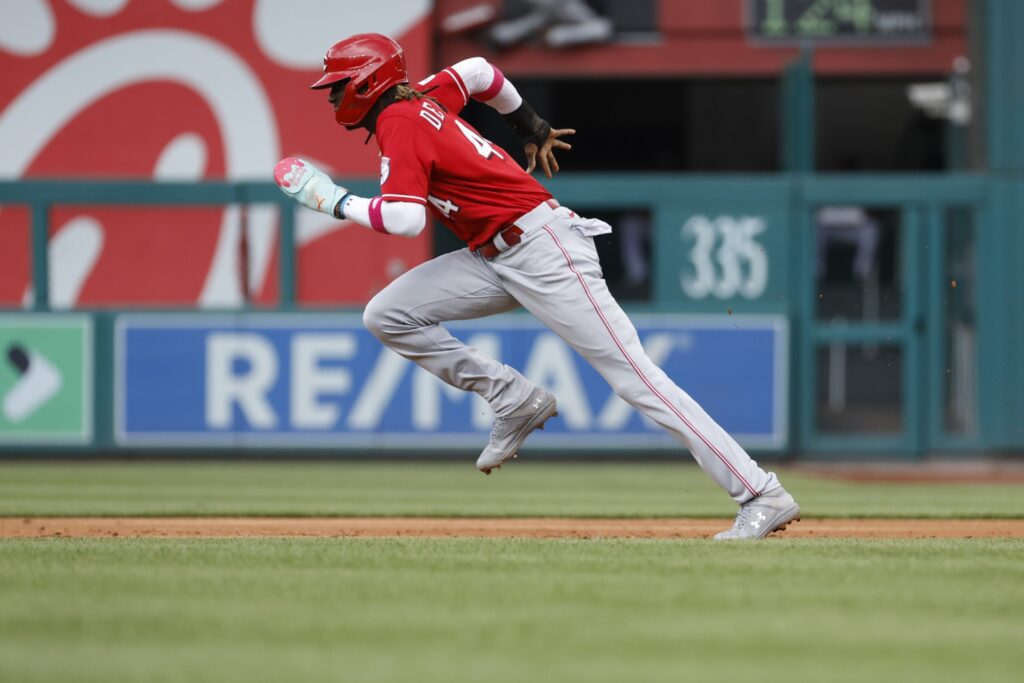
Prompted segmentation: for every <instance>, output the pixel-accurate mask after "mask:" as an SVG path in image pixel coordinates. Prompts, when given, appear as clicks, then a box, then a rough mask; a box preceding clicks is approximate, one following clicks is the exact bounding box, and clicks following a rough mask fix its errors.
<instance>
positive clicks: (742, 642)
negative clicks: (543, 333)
mask: <svg viewBox="0 0 1024 683" xmlns="http://www.w3.org/2000/svg"><path fill="white" fill-rule="evenodd" d="M525 464H526V463H517V464H516V466H515V467H510V468H507V470H504V471H502V472H500V473H499V474H497V475H495V476H492V477H483V476H482V475H480V474H479V473H476V472H475V471H473V469H472V464H469V463H467V464H464V465H454V464H438V465H426V464H398V465H394V464H392V465H385V466H382V465H370V464H328V463H316V464H310V463H296V464H289V465H282V464H256V465H252V464H241V463H238V464H198V463H192V464H130V465H129V464H123V463H122V464H99V465H88V464H67V463H47V464H42V465H26V464H10V463H8V464H0V515H4V516H22V515H172V514H173V515H196V514H232V515H234V514H266V515H291V514H299V515H434V516H441V515H460V516H471V515H495V516H505V515H509V516H511V515H516V516H519V515H576V516H705V517H710V516H716V517H725V516H729V515H731V514H732V513H733V511H734V506H733V504H732V503H731V502H730V501H728V500H723V496H722V494H721V493H720V492H718V491H717V490H716V489H715V488H714V486H713V485H711V484H710V482H708V481H707V480H706V479H705V478H704V477H703V475H702V474H701V473H700V472H699V471H697V470H696V469H694V468H691V467H683V466H670V465H643V466H626V465H599V466H573V465H547V466H541V465H538V464H531V465H529V466H520V465H525ZM784 481H785V483H786V484H787V486H788V488H790V489H791V490H792V491H793V492H794V493H795V494H796V495H797V497H798V498H799V499H800V501H801V503H802V504H803V505H804V514H805V515H814V516H855V517H856V516H875V515H882V516H904V517H905V516H937V517H950V516H991V517H1020V516H1022V515H1024V495H1022V494H1024V487H1022V486H997V485H958V484H942V485H930V486H924V485H908V484H900V485H883V484H873V485H858V484H849V483H842V482H835V481H824V480H820V479H815V478H810V477H802V476H796V475H794V474H792V473H787V474H785V479H784ZM1022 640H1024V541H1021V540H981V539H960V540H916V541H864V540H852V539H844V540H824V539H823V540H785V539H784V538H783V539H781V540H771V541H768V542H764V543H753V544H721V543H714V542H710V541H704V540H685V541H653V540H609V539H604V540H525V539H511V540H510V539H448V540H432V539H189V540H183V539H123V538H122V539H66V538H45V539H22V540H17V539H0V681H4V682H5V683H6V682H7V681H11V682H22V681H25V682H30V681H47V682H50V681H69V680H74V681H103V682H104V683H109V682H111V681H195V682H207V681H209V682H214V681H217V682H222V681H358V682H363V681H368V682H373V681H425V682H434V681H438V682H441V681H444V682H458V681H489V682H498V681H559V682H563V681H565V682H571V681H587V682H588V683H593V682H603V681H609V682H610V681H719V680H741V679H750V680H761V679H764V678H772V679H776V678H777V679H780V680H785V681H857V682H858V683H860V682H862V681H919V680H920V681H924V680H927V681H964V680H968V681H972V682H973V681H978V682H980V681H1018V680H1020V671H1021V670H1022V668H1024V649H1022V648H1021V646H1020V643H1021V642H1022Z"/></svg>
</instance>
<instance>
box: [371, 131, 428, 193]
mask: <svg viewBox="0 0 1024 683" xmlns="http://www.w3.org/2000/svg"><path fill="white" fill-rule="evenodd" d="M377 142H378V144H379V145H380V152H381V160H380V191H381V198H382V199H383V200H384V201H388V202H417V203H419V204H424V205H425V204H426V203H427V194H428V191H429V188H430V173H431V170H432V169H433V167H434V162H435V161H436V152H435V151H434V145H433V144H432V141H431V140H430V139H429V137H428V136H427V132H426V131H425V130H423V129H422V128H421V127H420V126H418V125H417V124H416V123H415V122H414V121H410V120H409V119H406V118H402V117H399V116H391V117H382V118H381V120H380V122H379V123H378V127H377Z"/></svg>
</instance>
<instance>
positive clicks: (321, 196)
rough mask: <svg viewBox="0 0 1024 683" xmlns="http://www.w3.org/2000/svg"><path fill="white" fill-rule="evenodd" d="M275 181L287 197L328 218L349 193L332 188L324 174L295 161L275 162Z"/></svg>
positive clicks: (314, 167) (337, 186)
mask: <svg viewBox="0 0 1024 683" xmlns="http://www.w3.org/2000/svg"><path fill="white" fill-rule="evenodd" d="M274 180H275V181H276V182H277V186H278V187H280V188H281V191H282V192H284V193H285V194H286V195H288V196H289V197H291V198H292V199H294V200H295V201H297V202H299V203H300V204H302V205H303V206H308V207H309V208H311V209H313V210H314V211H319V212H320V213H326V214H327V215H328V216H333V215H334V207H335V206H337V204H338V202H340V201H341V200H342V199H343V198H344V197H345V195H347V194H348V190H346V189H345V188H344V187H341V186H340V185H335V184H334V181H333V180H331V179H330V177H329V176H328V175H327V174H326V173H324V172H323V171H321V170H320V169H318V168H317V167H316V166H314V165H313V164H311V163H309V162H308V161H305V160H303V159H300V158H298V157H287V158H285V159H281V161H279V162H277V166H275V167H274Z"/></svg>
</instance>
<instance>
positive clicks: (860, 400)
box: [0, 174, 1024, 458]
mask: <svg viewBox="0 0 1024 683" xmlns="http://www.w3.org/2000/svg"><path fill="white" fill-rule="evenodd" d="M353 185H354V186H356V187H357V188H369V187H370V183H369V182H367V181H357V182H355V183H353ZM550 186H551V189H552V191H553V192H554V194H555V195H556V196H557V197H559V199H560V200H561V201H562V202H563V203H564V204H566V205H568V206H571V207H573V208H576V209H577V210H586V211H587V212H588V213H591V212H595V213H600V212H601V211H605V210H622V209H624V208H627V209H628V208H638V207H639V208H643V209H645V210H646V211H647V213H648V215H649V240H650V243H651V252H650V265H651V275H650V278H651V280H650V282H651V298H650V300H649V301H648V302H646V303H643V304H636V303H634V304H632V305H628V306H627V307H628V308H629V310H630V312H631V314H632V315H633V316H634V317H636V319H637V321H638V326H639V327H640V330H641V335H642V337H643V338H644V340H645V343H648V344H649V345H650V347H649V352H650V353H651V355H653V356H655V357H656V358H657V359H658V361H659V362H660V363H662V364H664V365H665V366H666V370H668V371H669V374H670V375H672V376H673V378H674V379H675V380H676V381H677V382H678V383H679V384H680V385H681V386H683V387H684V388H685V389H687V390H688V391H690V392H692V393H693V394H694V395H695V396H696V397H697V398H698V399H699V400H701V401H703V402H705V403H707V404H708V406H709V409H710V412H711V413H712V415H713V416H715V417H716V418H718V419H720V420H721V421H722V422H723V423H724V424H725V425H726V427H727V428H729V429H730V430H732V431H735V432H737V433H738V434H739V435H740V436H741V441H742V442H743V443H744V444H745V445H747V446H748V447H750V448H752V449H753V450H757V451H764V452H767V453H775V454H782V453H794V454H801V455H803V454H810V455H814V456H816V457H818V456H828V455H829V454H837V455H843V456H848V455H849V454H865V455H867V456H868V457H872V458H878V457H890V456H897V457H915V456H919V455H922V454H924V453H931V452H936V451H941V452H948V453H954V454H979V453H998V452H1004V451H1007V450H1009V451H1015V450H1020V449H1022V448H1024V432H1021V427H1020V425H1021V423H1022V421H1021V419H1020V413H1019V407H1020V406H1021V405H1024V400H1022V391H1024V390H1022V387H1024V377H1022V374H1021V373H1022V368H1021V366H1020V364H1019V363H1016V362H1015V361H1014V358H1015V341H1014V339H1015V335H1016V331H1018V330H1019V329H1020V326H1021V324H1022V321H1024V310H1022V308H1021V303H1022V301H1024V299H1022V298H1021V296H1020V288H1019V287H1018V286H1016V284H1017V283H1019V279H1020V272H1019V270H1017V269H1016V268H1015V264H1016V263H1019V262H1020V261H1021V260H1022V259H1024V253H1022V252H1021V248H1022V243H1021V241H1020V237H1019V232H1020V231H1019V229H1018V221H1019V215H1020V214H1019V212H1017V211H1016V208H1017V205H1018V204H1019V203H1020V202H1019V201H1018V198H1019V197H1021V196H1024V184H1022V183H1021V182H1020V181H1017V180H1015V179H1013V178H1012V177H1009V176H1006V177H993V176H987V175H983V174H978V175H966V174H965V175H957V174H950V175H942V176H906V175H893V176H870V175H857V176H821V175H815V176H803V175H777V176H769V177H757V178H755V177H717V178H709V177H708V178H694V177H688V176H676V175H649V176H642V175H635V174H634V175H629V176H622V175H586V176H566V177H561V178H558V179H556V180H554V181H551V183H550ZM360 191H363V190H362V189H360ZM57 198H59V200H60V201H59V203H60V205H65V206H67V207H71V208H73V209H74V210H75V211H76V212H79V213H81V214H84V215H88V213H89V211H90V208H89V207H90V206H96V205H108V204H109V205H114V206H116V207H117V210H119V211H122V212H123V213H125V214H126V215H132V211H134V210H135V208H137V207H139V206H141V207H149V206H168V205H171V206H181V205H186V206H187V205H204V206H211V205H218V204H229V203H237V204H239V205H241V206H242V207H246V206H248V205H250V204H254V205H255V204H270V205H276V206H272V207H271V208H273V209H274V210H275V211H277V217H278V220H277V221H275V222H274V223H273V224H272V227H273V229H274V234H273V242H274V247H273V249H272V252H271V253H270V254H269V255H268V256H267V257H266V258H267V259H268V260H269V261H270V262H271V263H273V268H272V269H271V272H272V273H273V275H274V276H275V277H274V279H275V281H276V292H275V296H274V298H273V300H272V301H271V302H270V307H269V308H262V307H264V306H266V305H267V304H266V303H265V302H256V303H254V304H250V305H249V306H246V307H239V308H235V309H231V310H225V309H223V308H222V309H221V310H216V307H215V308H214V310H209V311H203V312H202V313H199V312H196V311H195V310H189V311H180V310H179V311H174V310H170V309H165V310H162V311H161V310H150V311H138V312H127V311H125V310H124V309H123V308H122V307H119V306H118V305H117V304H116V302H112V303H111V304H110V308H109V309H96V308H89V309H86V308H76V307H75V306H74V304H71V305H70V306H69V304H68V302H67V301H66V300H63V301H62V300H61V299H60V297H61V296H64V295H66V292H65V293H64V294H62V292H63V291H64V290H66V289H67V282H66V281H67V279H68V277H69V273H70V272H71V269H69V268H67V267H66V265H65V266H62V265H61V262H60V260H59V258H57V260H54V259H55V256H59V254H58V252H59V249H57V247H58V242H61V241H60V240H56V239H51V237H50V235H51V230H52V229H53V224H52V220H53V216H54V215H55V213H56V212H54V211H52V207H53V206H55V205H56V204H57V201H56V199H57ZM286 202H287V200H286V198H285V197H284V196H283V195H282V194H281V193H280V192H279V191H278V190H277V188H276V187H274V186H273V185H272V184H266V183H245V184H230V183H203V184H195V185H193V184H175V183H153V184H150V183H134V182H89V183H68V182H47V181H29V182H11V183H3V182H0V203H3V204H4V211H5V212H7V211H8V207H12V208H14V209H15V210H17V209H18V208H19V206H18V205H21V207H20V208H21V209H22V210H25V209H27V211H26V213H27V215H29V216H30V217H31V223H30V226H28V227H29V229H30V234H31V240H30V245H31V247H32V248H31V259H28V258H27V257H28V256H29V254H27V253H24V252H22V253H21V254H17V253H14V252H7V253H6V255H5V257H4V258H5V261H4V262H5V263H10V262H13V261H16V260H18V259H19V258H21V259H25V260H26V261H28V262H29V263H28V268H27V270H28V271H29V272H30V273H31V283H32V286H31V287H29V288H28V289H27V290H26V291H25V297H24V298H25V300H26V301H25V304H26V305H27V306H29V307H31V309H32V310H31V312H28V311H24V310H21V311H18V310H17V309H14V308H10V309H9V310H8V311H7V312H4V313H0V345H2V346H3V348H0V352H2V353H3V355H4V359H3V360H2V361H0V394H2V397H0V407H2V408H3V410H2V411H0V412H3V415H0V452H2V453H4V454H11V453H23V452H26V449H30V450H31V449H33V448H37V447H38V448H48V449H58V450H62V451H66V450H68V449H70V450H72V451H74V450H78V449H86V450H87V451H90V452H95V451H100V450H102V451H106V450H108V449H131V450H145V449H156V450H157V451H161V452H166V451H168V450H170V451H179V450H181V449H182V448H192V449H210V450H212V451H214V452H216V451H218V449H232V450H235V449H249V448H253V449H257V450H263V449H265V448H266V447H273V448H276V449H279V450H280V449H282V448H284V449H290V448H292V447H295V448H297V449H299V450H300V451H303V452H308V451H309V450H311V449H312V450H317V449H321V450H327V451H330V452H339V453H342V452H365V451H367V450H369V449H375V450H391V449H401V450H406V449H415V450H431V451H445V450H450V449H452V448H463V447H464V448H467V449H468V448H471V447H472V448H476V447H478V446H479V443H480V441H481V439H482V438H485V436H486V433H487V422H488V418H487V417H486V416H485V413H483V412H479V411H476V409H475V408H474V407H472V406H471V403H470V402H468V401H467V400H466V399H465V398H464V397H461V396H453V395H450V394H448V393H446V392H444V391H442V390H441V389H440V388H439V386H438V385H436V383H435V384H434V385H431V384H429V383H427V382H425V381H424V380H423V379H422V378H419V375H417V373H413V372H411V371H410V369H409V368H407V367H400V366H399V365H398V364H390V365H389V364H388V362H387V361H385V360H383V359H386V358H389V356H388V355H386V354H382V351H381V347H380V346H379V344H377V343H376V341H375V340H373V339H372V338H371V337H370V336H369V335H368V334H367V333H366V332H365V331H363V330H362V328H361V325H360V324H359V316H358V312H359V310H360V309H359V308H351V307H350V308H345V309H341V308H338V309H335V310H326V309H323V308H320V309H314V308H311V307H309V305H308V303H302V302H300V301H299V297H298V296H297V287H296V282H297V281H299V280H300V279H301V271H302V262H301V261H299V260H297V258H296V242H297V239H296V218H297V216H298V214H297V212H296V209H295V207H294V206H293V205H291V204H289V203H286ZM827 206H854V207H863V208H864V209H865V210H866V211H868V212H869V213H870V214H871V215H872V216H875V217H876V218H877V221H878V223H879V225H878V226H877V230H878V235H879V239H880V242H881V245H882V246H880V247H879V250H878V257H877V259H876V261H877V269H878V273H877V275H878V277H877V278H875V279H874V280H870V279H869V280H867V281H865V282H864V283H861V282H860V281H859V280H856V279H854V272H855V271H856V265H854V266H852V267H851V265H850V263H851V262H854V263H855V262H856V257H855V256H851V254H854V252H853V251H851V249H853V247H850V246H849V245H846V244H845V243H844V241H843V240H839V241H838V242H835V240H833V238H832V237H829V236H828V233H826V232H823V231H822V229H821V226H820V225H818V224H817V223H816V216H817V212H818V211H819V210H820V209H821V208H822V207H827ZM142 215H145V213H144V212H143V214H142ZM239 215H241V216H244V215H245V212H244V211H243V212H240V213H239ZM136 229H137V230H145V229H146V225H145V222H144V221H141V222H140V223H139V224H138V225H137V228H136ZM252 229H253V227H252V224H248V225H247V224H246V223H245V222H244V220H243V222H242V223H241V224H240V225H239V231H238V233H237V234H238V235H239V239H238V240H237V242H236V244H235V245H234V247H233V248H232V249H230V250H229V251H228V253H229V254H231V255H232V258H234V259H235V261H234V263H235V265H234V266H233V267H232V268H231V269H229V271H231V272H235V273H236V276H237V274H238V273H244V272H246V270H245V268H244V267H243V266H244V264H245V262H246V259H245V258H244V257H245V254H246V253H247V252H246V251H245V249H244V248H243V247H244V246H245V244H246V243H245V241H244V240H241V239H240V236H241V235H245V234H247V233H248V232H249V231H251V230H252ZM352 229H355V228H352ZM64 230H68V228H67V227H66V226H65V228H64ZM377 237H378V238H379V240H378V242H377V243H376V244H383V243H381V242H380V240H386V239H387V238H383V237H380V236H377ZM393 239H394V238H393ZM393 239H392V241H393ZM833 242H835V244H833ZM822 244H825V246H826V247H827V248H828V249H830V250H833V251H835V253H836V254H838V255H839V256H840V257H841V258H840V259H839V260H835V259H833V258H832V256H829V254H830V253H831V252H827V253H826V256H828V258H826V259H825V260H824V261H823V260H822V258H821V255H822V252H821V246H822ZM65 246H66V245H65ZM844 250H846V251H844ZM25 251H29V250H28V249H26V250H25ZM381 251H386V250H385V249H381ZM360 253H361V252H353V253H351V254H348V255H346V256H345V257H344V258H340V259H337V262H336V263H334V265H333V266H332V268H333V271H334V272H335V273H337V277H345V276H347V275H349V273H347V271H348V269H349V265H350V264H357V263H358V261H359V260H360V257H359V254H360ZM844 254H845V256H844ZM164 258H168V259H173V254H168V255H166V256H165V257H164ZM843 259H846V260H843ZM823 264H824V266H825V267H827V268H828V271H827V273H826V272H825V271H824V270H823ZM837 264H838V265H837ZM844 264H845V265H844ZM837 269H838V270H837ZM836 272H838V273H839V276H840V280H841V282H840V283H839V284H840V285H841V286H838V285H837V284H836V282H834V281H832V280H833V279H834V278H832V279H830V278H831V276H829V275H828V273H836ZM872 283H873V284H872ZM867 293H871V298H869V297H868V296H867ZM254 306H260V307H261V309H256V308H254ZM55 309H66V310H55ZM869 309H870V310H869ZM758 325H762V326H763V325H767V327H768V328H771V329H772V330H774V331H773V332H771V333H763V332H762V333H758V332H756V328H757V327H758ZM455 327H456V328H458V329H460V330H461V332H460V333H462V334H465V335H467V338H472V339H473V342H474V343H478V344H480V345H482V346H484V347H485V348H489V349H495V353H496V355H500V356H501V357H502V358H503V359H505V360H508V361H509V362H511V363H512V364H514V365H516V366H517V367H519V368H520V369H524V370H526V371H527V374H530V375H531V376H533V377H535V378H537V379H538V381H543V382H545V383H548V384H551V385H552V386H553V388H555V389H556V391H557V392H558V395H559V399H560V401H561V402H562V404H563V405H564V410H563V415H562V418H561V419H560V420H559V423H560V424H559V426H558V427H553V430H552V431H553V434H552V435H551V436H550V437H545V442H544V443H545V445H546V446H549V447H550V448H553V449H559V448H564V449H569V450H583V451H593V450H594V449H606V450H607V449H612V450H616V451H618V450H622V451H625V452H630V453H637V452H641V453H642V452H656V451H658V450H661V449H664V448H666V447H668V446H672V444H670V443H668V442H666V441H665V437H663V436H662V435H660V434H659V433H658V432H657V430H652V429H649V428H648V426H646V425H644V424H643V422H642V421H641V420H640V419H639V418H638V417H636V416H628V417H627V416H625V415H626V414H625V413H622V412H620V411H621V407H617V406H616V404H615V401H613V400H612V399H611V397H610V392H609V390H608V388H607V386H606V385H605V384H604V383H603V382H602V381H601V380H600V379H599V378H598V377H597V376H596V375H595V374H594V373H593V372H592V371H591V370H590V369H589V368H587V367H586V366H585V365H584V364H582V363H580V362H579V360H578V359H576V358H575V357H574V356H573V355H572V354H571V353H570V352H569V351H568V350H567V349H566V348H565V347H564V345H561V343H560V342H557V341H555V340H554V339H553V338H551V337H550V335H549V334H547V333H546V332H545V331H543V330H542V329H540V328H538V327H536V325H535V323H533V322H532V318H530V317H529V316H525V315H524V316H512V317H509V318H499V319H494V320H489V321H481V322H479V323H474V324H469V323H467V324H466V325H465V326H462V325H457V326H455ZM505 327H508V330H507V331H505V330H503V328H505ZM714 330H718V332H714ZM715 334H719V335H723V338H722V339H720V340H717V341H709V339H711V337H712V336H713V335H715ZM709 335H710V336H709ZM759 335H760V336H759ZM1016 338H1019V335H1017V336H1016ZM726 349H730V350H729V351H728V352H726V351H725V350H726ZM33 354H36V355H35V356H34V355H33ZM567 358H569V359H571V360H566V359H567ZM40 359H42V360H40ZM748 362H750V364H746V363H748ZM217 363H219V365H218V364H217ZM48 366H50V367H49V370H50V371H47V367H48ZM33 367H35V368H37V369H38V368H43V370H41V371H40V372H42V373H43V375H41V376H43V383H44V385H45V384H46V383H47V382H48V383H49V384H51V385H54V384H57V385H59V391H56V392H55V391H53V390H50V391H49V392H47V391H44V392H43V394H42V395H45V396H49V398H45V399H44V398H39V397H35V398H32V397H31V396H29V393H31V392H29V393H22V392H27V391H28V390H26V389H19V387H21V386H22V384H21V381H22V380H23V379H24V376H25V375H26V373H28V372H30V371H31V368H33ZM246 368H249V369H248V370H246ZM559 368H561V369H562V370H563V372H564V375H560V374H559V373H558V369H559ZM375 372H377V373H380V374H377V375H375V374H374V373H375ZM247 373H255V374H252V376H250V375H249V374H247ZM766 373H767V374H766ZM58 375H59V377H58ZM378 391H380V392H382V393H380V394H379V395H378V394H377V393H375V392H378ZM26 397H27V398H26ZM34 401H35V402H39V403H38V405H35V403H33V402H34ZM33 406H35V409H33ZM371 407H372V410H371ZM353 415H356V416H358V417H355V418H354V417H353Z"/></svg>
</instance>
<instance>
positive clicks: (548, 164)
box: [524, 128, 576, 178]
mask: <svg viewBox="0 0 1024 683" xmlns="http://www.w3.org/2000/svg"><path fill="white" fill-rule="evenodd" d="M575 133H576V130H575V129H574V128H560V129H557V130H556V129H554V128H552V129H551V132H550V133H548V139H547V140H545V141H544V144H543V145H541V147H540V149H538V148H537V145H536V144H535V143H533V142H529V143H527V144H526V147H525V148H524V149H525V150H526V172H527V173H533V169H534V168H536V167H537V164H538V163H539V164H540V169H541V170H542V171H544V175H546V176H547V177H548V178H550V177H551V176H552V175H554V174H555V173H558V160H556V159H555V149H565V150H569V149H572V145H570V144H569V143H568V142H565V141H564V140H559V138H561V137H562V136H563V135H573V134H575Z"/></svg>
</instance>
